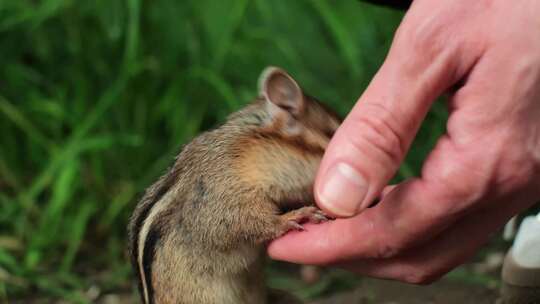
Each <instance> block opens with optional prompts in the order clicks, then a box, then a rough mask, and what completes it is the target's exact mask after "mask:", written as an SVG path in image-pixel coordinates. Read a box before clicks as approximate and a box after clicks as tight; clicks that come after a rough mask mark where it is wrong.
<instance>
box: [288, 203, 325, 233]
mask: <svg viewBox="0 0 540 304" xmlns="http://www.w3.org/2000/svg"><path fill="white" fill-rule="evenodd" d="M281 218H282V220H283V223H284V225H285V227H284V229H283V230H284V231H283V233H285V232H287V231H290V230H299V231H303V230H305V229H304V226H302V224H303V223H306V222H309V223H314V224H319V223H322V222H326V221H328V216H327V215H326V214H325V213H324V212H323V211H322V210H320V209H319V208H317V207H313V206H309V207H302V208H300V209H296V210H293V211H290V212H287V213H285V214H283V215H282V216H281Z"/></svg>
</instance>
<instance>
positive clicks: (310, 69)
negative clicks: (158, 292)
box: [0, 0, 497, 303]
mask: <svg viewBox="0 0 540 304" xmlns="http://www.w3.org/2000/svg"><path fill="white" fill-rule="evenodd" d="M402 15H403V13H402V12H400V11H396V10H392V9H389V8H384V7H377V6H373V5H370V4H365V3H361V2H358V1H353V0H339V1H338V0H334V1H330V0H328V1H324V0H314V1H308V0H299V1H265V0H226V1H225V0H222V1H209V0H202V1H173V0H152V1H140V0H113V1H106V0H94V1H73V0H42V1H35V0H0V67H1V68H0V303H4V302H5V303H8V302H9V303H12V302H13V303H91V302H104V303H105V302H106V303H115V301H117V300H115V299H122V298H127V299H129V300H126V303H131V302H135V301H137V300H138V296H137V295H135V296H133V295H134V294H135V292H134V289H133V286H134V282H133V280H132V273H131V269H130V266H129V265H128V261H127V259H126V254H125V244H126V225H127V221H128V218H129V215H130V213H131V210H132V209H133V207H134V205H135V204H136V202H137V200H138V198H139V197H140V196H141V194H142V192H143V190H144V189H145V187H147V186H148V185H150V183H151V182H153V181H154V180H155V179H156V178H157V177H158V176H159V175H160V174H161V173H163V172H164V170H165V168H166V167H167V166H168V165H169V164H171V163H172V161H173V158H174V156H175V155H176V154H177V153H178V152H179V149H180V146H181V145H182V144H184V143H186V142H187V141H189V140H190V139H191V138H193V137H194V136H195V135H196V134H197V133H199V132H200V131H201V130H206V129H209V128H212V127H214V126H216V124H218V123H220V122H222V121H223V120H224V119H225V117H226V115H228V114H229V113H231V112H232V111H234V110H236V109H239V108H240V107H242V106H243V105H245V104H246V103H248V102H249V101H250V100H252V99H253V98H254V97H255V95H256V82H257V78H258V75H259V73H260V72H261V70H262V69H263V68H264V67H266V66H268V65H277V66H281V67H284V68H285V69H287V70H288V71H289V72H290V73H291V74H292V75H293V76H294V77H295V78H296V79H297V80H298V81H299V83H300V84H301V85H302V86H303V87H304V88H305V89H306V91H307V92H308V93H309V94H311V95H313V96H316V97H318V98H319V99H320V100H322V101H324V102H325V103H326V104H328V105H329V106H330V107H332V108H334V109H335V110H336V111H337V112H339V113H340V114H342V115H345V114H346V113H347V112H348V111H349V109H350V108H351V107H352V105H353V104H354V102H355V101H356V99H357V98H358V96H359V95H360V94H361V93H362V91H363V90H364V88H365V87H366V85H367V84H368V83H369V81H370V79H371V77H372V76H373V74H374V73H375V71H376V70H377V68H378V67H379V66H380V65H381V63H382V62H383V59H384V57H385V55H386V52H387V50H388V48H389V46H390V43H391V39H392V35H393V33H394V31H395V29H396V28H397V25H398V24H399V21H400V19H401V18H402ZM404 60H406V59H405V58H404ZM445 121H446V111H445V107H444V104H442V103H437V104H436V105H435V106H434V108H433V110H432V111H431V112H430V114H429V116H428V118H427V120H426V123H425V124H424V125H423V128H422V130H421V132H420V134H419V135H418V138H417V140H416V142H415V144H414V146H413V148H412V150H411V151H410V153H409V155H408V157H407V160H406V162H405V163H404V164H403V166H402V167H401V169H400V171H399V172H398V174H397V176H396V180H401V179H403V178H407V177H410V176H414V175H416V174H417V173H418V169H419V166H420V164H421V162H422V160H423V158H424V157H425V155H426V153H427V151H429V149H430V148H431V147H432V146H433V144H434V142H435V140H436V139H437V137H438V136H439V135H440V134H442V133H443V132H444V125H445ZM268 273H269V284H270V285H271V286H273V287H278V288H284V289H289V290H292V291H293V292H295V293H296V294H297V295H299V296H301V297H303V298H306V299H316V298H319V297H323V296H327V295H331V294H334V293H337V292H340V291H342V290H348V289H352V288H353V287H354V286H355V284H357V283H358V282H359V280H360V278H358V277H354V276H351V275H350V274H345V273H342V272H338V271H333V270H332V271H330V270H327V271H324V273H323V276H322V277H321V279H320V280H319V281H317V282H316V283H314V284H307V283H305V282H303V281H302V280H300V279H299V274H298V268H297V267H294V266H290V265H283V264H279V263H275V262H273V263H271V264H270V266H269V268H268ZM471 273H473V274H471ZM449 277H450V278H454V280H457V281H467V282H470V283H471V284H481V285H483V286H486V285H489V286H495V285H496V284H497V283H496V279H494V278H493V277H492V276H487V275H484V274H482V273H478V272H470V271H469V270H467V269H465V270H458V271H456V272H454V273H452V274H451V275H450V276H449ZM490 284H491V285H490ZM375 289H376V288H375V287H374V290H375ZM107 301H108V302H107ZM475 303H477V302H475Z"/></svg>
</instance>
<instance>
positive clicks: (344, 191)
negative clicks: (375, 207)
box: [315, 7, 476, 217]
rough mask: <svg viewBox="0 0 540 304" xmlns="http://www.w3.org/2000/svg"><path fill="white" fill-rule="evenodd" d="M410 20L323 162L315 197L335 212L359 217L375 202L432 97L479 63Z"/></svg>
mask: <svg viewBox="0 0 540 304" xmlns="http://www.w3.org/2000/svg"><path fill="white" fill-rule="evenodd" d="M414 10H415V7H413V9H411V12H409V14H410V13H413V14H414ZM413 17H414V16H413ZM411 18H412V17H411ZM407 20H408V18H407V17H406V18H405V21H404V23H403V25H402V26H401V27H400V30H399V31H398V34H397V35H396V38H395V40H394V43H393V46H392V49H391V51H390V52H389V55H388V57H387V59H386V61H385V62H384V64H383V66H382V67H381V69H380V70H379V72H378V73H377V74H376V75H375V77H374V79H373V81H372V82H371V84H370V85H369V86H368V88H367V89H366V91H365V92H364V94H363V95H362V96H361V97H360V99H359V100H358V102H357V104H356V106H355V107H354V108H353V109H352V111H351V113H350V114H349V115H348V117H347V118H346V119H345V121H344V122H343V124H342V125H341V127H340V128H339V130H338V131H337V132H336V134H335V136H334V138H333V139H332V141H331V143H330V145H329V147H328V149H327V151H326V153H325V157H324V159H323V161H322V163H321V167H320V169H319V173H318V177H317V180H316V184H315V196H316V200H317V202H318V205H319V207H321V208H322V209H324V210H325V211H327V212H328V213H330V214H332V215H334V216H339V217H347V216H353V215H355V214H357V213H359V212H360V211H361V210H363V209H364V208H366V207H367V206H369V205H370V204H371V202H372V201H373V200H374V199H375V197H376V196H377V195H379V193H380V191H381V189H382V188H383V187H384V186H385V185H386V184H387V183H388V181H389V180H390V178H391V177H392V176H393V175H394V174H395V172H396V170H397V168H398V167H399V164H400V163H401V161H402V159H403V157H404V156H405V154H406V152H407V150H408V148H409V146H410V144H411V141H412V140H413V138H414V136H415V134H416V132H417V130H418V127H419V125H420V123H421V121H422V120H423V118H424V117H425V115H426V113H427V111H428V109H429V108H430V106H431V104H432V101H433V100H434V99H435V98H436V97H437V96H439V95H440V94H441V93H443V92H444V91H445V90H446V89H447V88H449V87H450V86H451V85H453V84H454V83H455V82H456V81H457V80H458V79H460V78H462V77H463V76H464V75H465V73H466V72H467V71H468V70H469V69H470V67H471V66H472V65H473V63H474V62H475V58H476V57H474V56H475V55H476V53H475V52H468V53H467V54H468V55H467V56H462V55H461V50H460V48H459V47H456V46H454V44H452V43H448V44H445V46H444V47H441V45H440V43H434V41H431V40H430V39H429V38H425V37H424V38H422V37H418V36H419V35H420V36H422V35H424V34H422V33H417V30H416V28H414V27H413V26H409V25H408V23H407ZM436 34H438V33H433V37H434V38H433V39H436V38H437V35H436ZM441 35H442V34H441ZM404 58H406V60H404Z"/></svg>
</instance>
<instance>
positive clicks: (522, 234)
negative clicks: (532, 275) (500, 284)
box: [512, 214, 540, 268]
mask: <svg viewBox="0 0 540 304" xmlns="http://www.w3.org/2000/svg"><path fill="white" fill-rule="evenodd" d="M512 257H513V258H514V261H515V262H516V263H517V264H518V265H519V266H521V267H526V268H540V214H538V215H537V216H528V217H526V218H525V219H524V220H523V221H522V222H521V225H520V227H519V230H518V233H517V235H516V239H515V241H514V245H513V246H512Z"/></svg>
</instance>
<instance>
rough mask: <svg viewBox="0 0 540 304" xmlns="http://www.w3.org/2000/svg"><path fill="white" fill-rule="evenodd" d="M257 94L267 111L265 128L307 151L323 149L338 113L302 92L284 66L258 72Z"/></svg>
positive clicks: (335, 128)
mask: <svg viewBox="0 0 540 304" xmlns="http://www.w3.org/2000/svg"><path fill="white" fill-rule="evenodd" d="M259 95H260V96H261V97H262V98H263V100H264V101H263V103H264V105H263V106H264V107H265V110H266V112H267V114H268V116H267V117H268V122H267V126H266V128H268V129H269V130H272V132H277V133H278V134H279V136H280V137H282V138H284V139H286V140H290V141H294V142H297V143H298V144H300V145H303V146H304V147H306V148H307V149H309V150H315V151H321V152H322V151H324V150H325V149H326V146H327V145H328V143H329V141H330V139H331V137H332V136H333V135H334V132H335V131H336V130H337V128H338V127H339V124H340V119H339V118H338V116H337V115H336V114H335V113H333V112H332V111H330V110H329V109H328V108H326V107H325V106H323V105H322V104H321V103H319V102H318V101H316V100H315V99H314V98H312V97H309V96H307V95H305V94H304V92H303V91H302V89H301V88H300V86H299V85H298V83H296V81H295V80H294V79H293V78H292V77H291V76H290V75H289V74H287V72H285V71H284V70H283V69H280V68H277V67H268V68H266V69H265V70H264V71H263V72H262V73H261V76H260V78H259Z"/></svg>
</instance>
